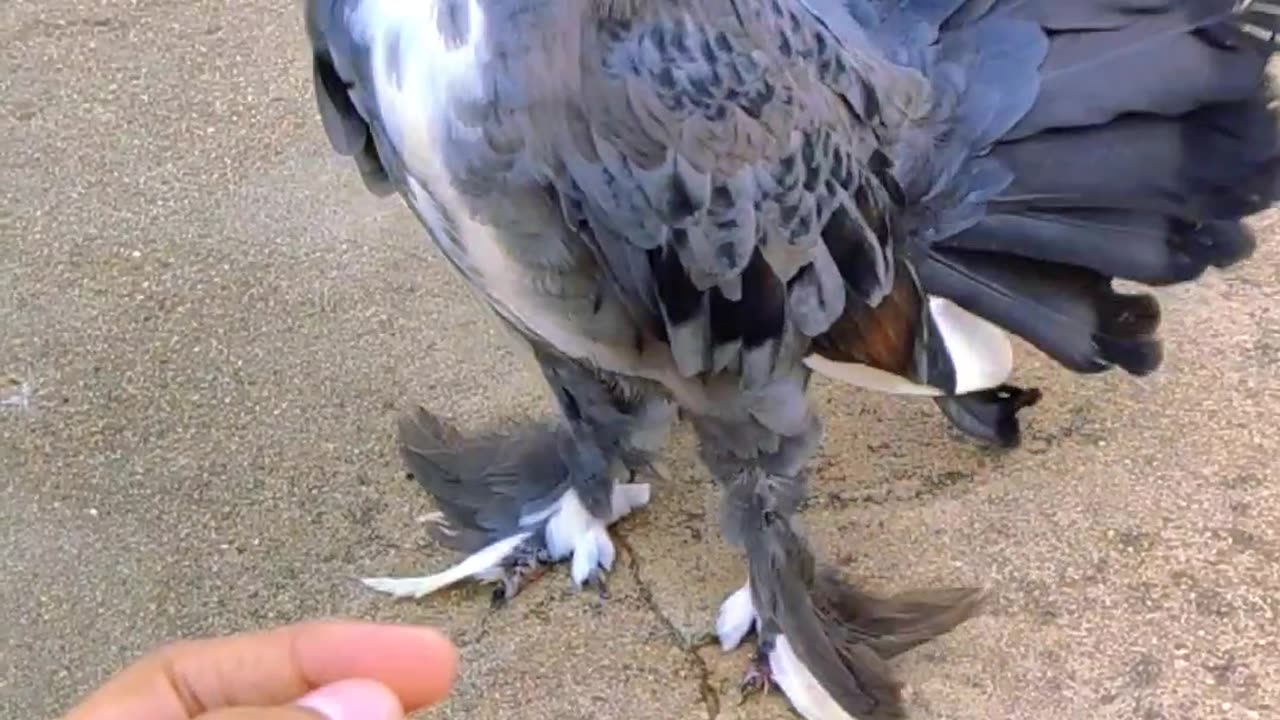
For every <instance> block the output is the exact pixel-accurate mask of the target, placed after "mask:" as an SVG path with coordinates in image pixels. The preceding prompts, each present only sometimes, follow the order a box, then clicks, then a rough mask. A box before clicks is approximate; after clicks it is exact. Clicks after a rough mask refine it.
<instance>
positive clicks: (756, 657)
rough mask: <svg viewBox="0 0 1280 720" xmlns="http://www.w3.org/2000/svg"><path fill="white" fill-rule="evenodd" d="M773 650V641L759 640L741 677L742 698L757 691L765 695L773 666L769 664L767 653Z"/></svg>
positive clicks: (771, 678) (770, 681)
mask: <svg viewBox="0 0 1280 720" xmlns="http://www.w3.org/2000/svg"><path fill="white" fill-rule="evenodd" d="M772 652H773V642H772V641H770V640H761V641H760V644H759V645H758V646H757V647H756V651H755V653H753V654H752V655H751V662H750V663H748V664H747V672H746V674H745V675H743V677H742V699H743V700H746V699H747V698H749V697H751V696H752V695H755V694H757V693H760V694H764V695H767V694H769V690H770V688H771V686H772V684H773V668H772V667H771V666H770V665H769V654H770V653H772Z"/></svg>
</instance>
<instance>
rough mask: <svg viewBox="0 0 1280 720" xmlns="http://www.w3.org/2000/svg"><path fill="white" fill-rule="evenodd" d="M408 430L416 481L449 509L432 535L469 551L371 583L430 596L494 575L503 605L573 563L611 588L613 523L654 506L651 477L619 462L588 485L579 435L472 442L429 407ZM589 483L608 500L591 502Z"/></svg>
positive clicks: (577, 579)
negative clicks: (433, 569)
mask: <svg viewBox="0 0 1280 720" xmlns="http://www.w3.org/2000/svg"><path fill="white" fill-rule="evenodd" d="M400 437H401V443H402V449H403V454H404V457H405V460H406V462H407V463H408V465H409V468H410V469H411V471H412V472H413V475H414V477H415V479H417V480H418V482H420V483H421V484H422V485H423V486H424V487H425V488H426V489H427V490H428V491H429V492H430V493H431V494H432V496H433V497H434V498H435V500H436V502H437V504H438V505H439V506H440V508H441V510H440V512H439V513H436V515H435V516H434V517H433V518H432V527H431V532H432V535H433V536H434V537H435V538H436V540H438V541H439V542H440V543H441V544H443V545H445V546H446V547H450V548H452V549H455V550H460V551H462V552H466V553H469V555H467V556H466V557H465V558H464V559H462V560H461V561H460V562H458V563H457V564H455V565H453V566H451V567H449V568H447V569H445V570H443V571H441V572H438V573H435V574H433V575H426V576H422V577H379V578H366V579H364V580H363V582H364V584H365V585H366V586H368V587H370V588H372V589H374V590H377V591H379V592H384V593H387V594H389V595H393V596H395V597H400V598H421V597H425V596H426V595H429V594H431V593H434V592H436V591H438V590H441V589H444V588H446V587H449V586H450V585H453V584H455V583H458V582H460V581H462V580H467V579H472V580H479V581H485V582H494V583H497V587H496V588H495V589H494V594H493V602H494V604H495V605H502V604H504V603H505V602H507V601H509V600H510V599H511V598H513V597H515V596H516V595H517V594H518V593H519V592H520V591H521V590H522V589H523V588H525V587H527V586H528V585H529V583H531V582H533V581H535V580H537V579H538V578H539V577H541V576H542V575H543V574H545V573H546V571H547V570H548V569H550V567H551V566H552V565H554V564H556V563H559V562H564V561H568V562H569V563H570V575H571V577H572V579H573V582H574V585H575V586H577V587H579V588H580V587H582V586H584V585H586V584H593V585H595V586H596V587H597V588H599V589H600V592H601V595H602V596H603V595H605V594H607V590H606V589H605V584H604V575H605V573H607V572H608V571H609V570H611V569H612V568H613V562H614V558H615V557H616V554H617V553H616V550H615V548H614V544H613V540H612V539H611V538H610V537H609V530H608V528H609V526H611V525H613V524H614V523H616V522H617V521H619V520H621V519H622V518H623V517H626V516H627V515H629V514H630V513H631V512H632V511H634V510H636V509H638V508H641V507H643V506H645V505H647V504H648V503H649V495H650V489H649V485H648V484H646V483H635V482H619V481H618V480H617V479H616V478H617V476H625V477H627V478H628V479H630V476H631V475H632V473H630V472H629V471H627V470H625V469H621V468H617V467H615V468H612V469H613V470H615V471H616V472H615V473H614V474H613V475H610V476H608V477H603V476H601V477H589V478H588V479H589V480H590V481H591V483H593V484H586V483H584V482H583V481H582V480H581V479H580V478H582V477H583V473H581V472H579V470H580V468H577V467H571V466H570V465H569V464H568V462H569V461H566V460H565V458H566V457H570V458H572V457H574V456H573V455H572V454H571V453H566V452H564V447H565V444H566V443H572V442H574V441H575V438H574V437H573V436H572V435H570V434H568V433H565V432H564V431H562V430H558V429H555V428H546V427H537V428H527V429H524V430H522V431H519V432H516V433H507V434H503V435H495V436H491V437H487V438H481V439H479V440H472V441H467V440H464V439H462V437H461V436H460V435H459V434H458V433H457V432H456V431H455V430H453V429H452V428H451V427H449V426H448V425H446V424H445V423H443V422H442V421H441V420H439V419H438V418H436V417H434V416H432V415H430V414H429V413H427V412H426V411H425V410H419V411H418V412H417V413H416V414H415V415H413V416H412V417H410V418H406V419H405V420H403V421H402V422H401V426H400ZM574 478H579V479H578V481H577V484H576V485H575V482H574V481H573V479H574ZM580 488H581V489H582V490H586V491H588V492H596V493H598V497H597V498H596V499H595V500H594V502H588V501H586V500H584V498H583V495H582V494H581V492H582V490H580ZM589 505H590V507H589Z"/></svg>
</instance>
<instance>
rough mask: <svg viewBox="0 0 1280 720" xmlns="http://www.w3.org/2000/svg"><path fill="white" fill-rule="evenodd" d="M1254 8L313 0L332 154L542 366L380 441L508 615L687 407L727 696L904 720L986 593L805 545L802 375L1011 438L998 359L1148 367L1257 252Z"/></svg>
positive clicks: (580, 562) (1279, 11) (567, 553)
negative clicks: (714, 493) (493, 403)
mask: <svg viewBox="0 0 1280 720" xmlns="http://www.w3.org/2000/svg"><path fill="white" fill-rule="evenodd" d="M1278 15H1280V4H1277V3H1275V2H1262V1H1257V2H1247V1H1246V2H1240V1H1239V0H306V21H307V30H308V33H309V37H310V40H311V44H312V49H313V57H314V75H315V93H316V96H317V98H318V104H319V111H320V115H321V117H322V119H323V123H324V128H325V131H326V133H327V135H328V138H329V140H330V142H331V143H332V146H333V148H334V149H335V150H336V151H337V152H338V153H340V154H342V155H344V156H348V157H350V158H352V159H353V160H354V161H355V165H356V168H357V169H358V170H359V172H360V175H361V177H362V178H363V179H364V181H365V183H366V185H367V187H368V188H369V189H370V190H371V191H372V192H375V193H378V194H379V195H386V194H390V193H398V194H399V195H400V196H401V197H402V198H403V199H404V201H405V202H406V203H407V204H408V206H409V207H410V208H411V209H412V210H413V212H414V213H415V214H416V215H417V217H418V218H419V219H420V220H421V222H422V224H423V225H424V226H425V227H426V229H427V232H428V234H429V236H430V237H431V239H432V240H433V241H434V243H435V245H436V246H437V247H438V248H439V249H440V251H441V253H442V255H443V256H444V257H445V258H447V260H448V261H449V262H450V263H451V264H452V265H453V267H454V268H455V269H456V270H457V271H458V273H460V275H461V276H462V277H463V278H465V280H466V282H467V283H468V284H469V285H470V286H471V287H472V288H474V290H475V291H477V292H478V294H479V295H480V296H481V297H483V298H484V299H485V301H486V302H487V304H488V305H489V306H490V307H491V308H492V309H493V311H494V312H495V313H496V315H497V317H498V318H500V319H501V321H502V322H503V323H505V324H506V325H507V326H509V327H510V328H511V329H512V330H514V331H515V333H516V335H517V336H518V337H519V338H521V339H522V341H523V342H524V343H525V344H526V345H527V346H528V348H529V349H530V350H531V352H532V353H533V355H534V356H535V357H536V358H537V362H538V363H539V365H540V367H541V369H542V371H543V373H544V375H545V377H546V379H547V382H548V383H549V384H550V386H551V389H552V390H553V391H554V395H555V397H556V398H557V399H558V404H559V415H560V417H559V418H558V420H557V422H555V423H553V424H552V425H551V426H549V427H544V428H540V429H539V428H534V429H525V430H521V431H520V432H518V433H515V434H513V435H510V436H494V437H488V438H473V439H464V438H462V437H460V436H459V434H458V433H457V432H456V431H455V430H453V429H451V428H450V427H448V426H447V425H445V424H444V423H443V422H441V421H440V420H438V419H436V418H435V417H433V416H432V415H431V414H430V413H428V412H426V411H422V412H420V413H418V414H417V415H414V416H413V417H410V418H407V419H406V420H405V422H404V423H403V425H402V426H401V441H402V444H403V446H404V454H405V457H406V459H407V461H408V464H409V466H410V468H411V469H412V470H413V471H414V472H415V474H416V475H417V476H418V478H419V479H420V480H421V482H422V483H423V484H424V485H425V487H426V488H427V490H428V491H430V492H431V494H432V495H433V496H434V497H435V499H436V501H437V502H438V505H439V509H440V514H439V523H438V527H437V535H438V536H439V537H440V538H441V539H442V540H444V541H445V542H446V543H448V544H449V545H450V546H451V547H453V548H456V549H458V550H460V551H463V552H465V553H468V555H467V557H466V559H465V560H463V561H462V562H461V563H460V564H459V565H457V566H454V567H452V568H450V569H448V570H446V571H444V572H443V573H440V574H437V575H433V576H430V577H425V578H378V579H371V580H369V581H367V582H368V584H369V585H370V586H372V587H374V588H377V589H379V590H384V591H386V592H389V593H392V594H394V595H397V596H422V595H425V594H428V593H430V592H433V591H435V590H437V589H439V588H441V587H445V586H447V585H449V584H452V583H454V582H457V581H459V580H462V579H466V578H480V579H488V580H494V581H497V582H498V583H499V591H498V593H499V596H500V597H502V598H508V597H511V596H512V595H514V594H515V593H516V591H518V589H519V587H520V585H521V583H524V582H527V581H528V580H529V579H530V578H531V577H532V576H534V575H536V574H537V573H539V572H541V571H542V570H543V569H545V568H546V567H547V566H548V565H549V564H552V563H556V562H559V561H569V563H570V564H571V571H570V574H571V576H572V579H573V581H574V582H575V583H577V584H578V585H582V584H584V583H586V582H588V581H589V580H592V579H599V578H601V577H602V575H603V573H604V572H605V571H607V570H608V569H609V568H610V566H611V564H612V562H613V560H614V555H615V550H614V544H613V542H612V541H611V539H610V530H609V528H610V526H611V524H612V523H614V522H615V521H616V520H618V519H619V518H621V517H622V516H624V515H626V514H627V513H629V512H631V511H633V510H635V509H636V508H638V507H641V506H643V505H645V504H646V503H647V502H648V500H649V485H647V484H643V483H637V482H633V480H635V479H636V478H637V477H638V476H639V475H641V474H643V473H644V472H645V471H646V470H647V469H648V468H650V466H651V464H652V461H653V460H654V458H655V456H656V454H657V453H658V452H659V451H660V448H661V446H662V439H663V437H664V436H665V432H666V430H667V429H668V427H669V426H670V424H671V423H672V422H673V421H674V420H675V419H676V416H677V413H679V414H680V415H682V416H683V417H685V418H687V419H688V420H689V421H690V422H691V424H692V426H693V427H694V429H695V431H696V433H697V435H698V437H699V441H700V448H701V453H702V457H703V459H704V460H705V462H706V465H707V467H708V468H709V469H710V471H711V472H712V473H713V474H714V476H715V477H716V479H717V480H718V481H719V486H720V487H721V489H722V494H723V503H722V507H723V514H722V519H721V524H722V529H723V534H724V536H725V538H726V540H727V541H728V542H729V543H731V544H732V545H733V546H735V547H737V548H740V549H741V550H742V552H743V554H744V556H745V560H746V562H745V566H746V567H745V571H746V574H747V576H748V580H749V581H748V582H747V583H746V585H744V587H743V588H742V589H741V590H739V591H737V592H735V593H733V594H732V595H730V596H729V599H728V600H727V601H726V602H725V604H724V605H723V606H722V608H721V610H720V615H719V617H718V619H717V630H718V632H719V633H720V637H721V640H722V642H723V644H724V645H725V646H726V647H732V646H734V645H736V644H738V643H739V642H740V641H741V640H742V639H743V638H744V637H745V636H746V635H747V634H748V633H749V632H750V631H751V630H753V629H754V630H755V631H756V632H757V635H758V642H759V650H760V651H759V653H758V655H757V662H756V663H754V665H755V667H753V669H752V678H755V679H759V678H761V677H762V676H763V677H764V678H765V679H766V680H768V681H769V682H772V683H773V684H774V685H776V686H777V687H778V688H780V689H781V690H782V691H783V692H784V693H785V694H786V696H787V697H788V699H789V700H790V702H791V703H792V705H793V706H794V707H795V708H796V709H797V710H798V711H799V712H800V713H801V714H802V715H803V716H804V717H806V718H810V719H811V720H815V719H822V720H827V719H830V718H849V717H858V718H868V717H895V716H899V715H901V714H902V713H903V712H904V703H903V698H902V692H901V686H900V685H899V683H898V682H897V681H895V680H894V679H893V676H892V674H891V673H890V671H889V668H888V665H887V664H886V660H887V659H888V658H889V657H892V656H893V655H894V654H896V653H898V652H902V651H904V650H906V649H908V648H910V647H912V646H914V645H917V644H919V643H921V642H924V641H926V640H928V639H929V638H931V637H934V636H936V635H938V634H941V633H943V632H947V631H949V630H951V629H952V628H954V627H955V626H957V625H958V624H960V623H961V622H963V621H964V620H965V619H966V618H967V617H969V616H971V615H972V614H973V613H975V612H976V611H977V608H978V607H979V605H980V602H981V598H982V593H981V591H978V590H965V589H954V590H937V591H929V592H912V593H906V594H903V595H899V596H895V597H891V598H874V597H870V596H867V595H865V594H863V593H860V592H859V591H857V590H855V589H853V588H852V586H851V585H850V584H848V583H847V582H846V581H844V580H843V579H841V577H840V576H839V575H837V574H836V573H834V572H833V571H832V570H831V568H829V567H826V566H824V565H822V564H821V563H820V562H818V561H817V559H816V558H815V557H814V554H813V552H812V551H811V550H810V549H809V547H808V546H807V544H806V542H805V541H804V539H803V535H802V534H801V532H800V530H799V529H798V527H797V524H796V521H797V520H798V518H797V517H796V513H797V508H798V507H799V506H800V504H801V502H802V501H803V499H804V497H805V493H806V489H805V469H806V466H807V465H808V464H809V461H810V460H811V458H812V457H813V455H814V453H815V451H816V448H817V446H818V441H819V436H820V434H821V423H820V421H819V418H818V416H817V414H816V413H815V410H814V408H813V406H812V405H811V404H810V402H809V400H808V397H807V395H808V393H807V391H808V387H809V382H810V378H811V374H812V373H815V372H816V373H819V374H821V375H823V376H827V377H830V378H835V379H838V380H842V381H846V382H848V383H851V384H853V385H856V386H861V387H864V388H869V389H873V390H878V391H882V392H888V393H897V394H907V395H917V396H923V397H929V398H933V399H934V400H935V401H936V402H937V403H938V405H939V406H940V408H941V410H942V412H943V413H944V414H945V415H946V417H947V418H949V419H950V420H951V422H953V423H954V424H955V425H956V426H957V427H959V428H961V429H962V430H964V431H965V432H967V433H969V434H971V435H974V436H976V437H979V438H982V439H985V440H987V441H989V442H992V443H996V444H1000V445H1006V446H1011V445H1016V443H1017V438H1018V419H1017V413H1018V411H1019V410H1020V409H1021V408H1024V407H1026V406H1028V405H1030V404H1032V403H1034V402H1035V401H1036V400H1037V399H1038V398H1039V394H1038V393H1037V392H1036V391H1034V390H1026V389H1021V388H1017V387H1013V386H1011V385H1008V384H1006V382H1007V380H1008V378H1009V376H1010V374H1011V371H1012V364H1013V353H1012V350H1011V345H1010V340H1009V336H1010V334H1012V335H1016V336H1018V337H1021V338H1023V339H1025V340H1026V341H1028V342H1029V343H1030V344H1031V345H1033V346H1034V347H1035V348H1037V349H1038V350H1039V351H1041V352H1043V353H1045V354H1047V355H1048V356H1049V357H1051V358H1053V359H1054V360H1055V361H1057V362H1058V363H1061V364H1062V365H1063V366H1065V367H1066V368H1068V369H1070V370H1072V371H1074V372H1077V373H1080V374H1091V373H1099V372H1102V371H1105V370H1108V369H1110V368H1113V367H1117V366H1118V367H1120V368H1122V369H1123V370H1125V371H1127V372H1128V373H1130V374H1132V375H1145V374H1147V373H1150V372H1152V371H1154V370H1156V369H1157V367H1158V366H1159V365H1160V362H1161V343H1160V340H1159V339H1158V338H1157V333H1156V331H1157V325H1158V323H1159V309H1160V308H1159V305H1158V303H1157V302H1156V300H1155V298H1153V297H1152V296H1151V295H1149V294H1144V293H1135V292H1122V291H1120V290H1118V289H1116V287H1115V286H1114V285H1113V283H1114V281H1116V280H1128V281H1136V282H1138V283H1142V284H1146V285H1149V286H1165V285H1170V284H1174V283H1182V282H1187V281H1192V280H1195V279H1197V278H1198V277H1200V276H1201V274H1202V273H1204V272H1205V270H1206V269H1207V268H1209V267H1210V266H1213V267H1218V268H1223V267H1227V266H1230V265H1232V264H1234V263H1237V262H1239V261H1241V260H1243V259H1245V258H1246V257H1248V256H1249V254H1250V252H1251V250H1252V248H1253V245H1254V240H1253V239H1252V237H1251V236H1250V234H1249V231H1248V230H1247V228H1246V226H1245V225H1244V223H1243V220H1244V219H1245V218H1247V217H1249V216H1251V215H1253V214H1255V213H1257V212H1259V211H1261V210H1263V209H1266V208H1269V207H1271V206H1272V205H1273V204H1274V202H1275V200H1276V198H1277V195H1278V194H1280V191H1278V190H1277V182H1276V180H1277V175H1278V173H1280V171H1278V166H1280V114H1278V113H1277V111H1276V110H1275V109H1273V107H1272V105H1271V88H1270V84H1269V81H1268V76H1267V74H1266V70H1265V66H1266V65H1267V62H1268V59H1269V58H1270V56H1271V54H1272V52H1273V51H1274V46H1275V44H1276V43H1275V27H1276V25H1277V24H1278V20H1280V18H1278V17H1277V16H1278Z"/></svg>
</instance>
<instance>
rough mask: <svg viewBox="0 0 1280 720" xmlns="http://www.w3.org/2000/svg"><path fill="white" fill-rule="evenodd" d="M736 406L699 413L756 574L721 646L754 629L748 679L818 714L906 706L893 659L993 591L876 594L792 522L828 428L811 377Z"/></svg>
mask: <svg viewBox="0 0 1280 720" xmlns="http://www.w3.org/2000/svg"><path fill="white" fill-rule="evenodd" d="M733 410H734V411H735V412H727V413H726V414H725V415H724V416H718V417H706V416H702V417H695V418H694V425H695V427H696V429H697V431H698V434H699V436H700V440H701V448H702V454H703V458H704V460H705V461H706V462H707V464H708V466H709V467H710V468H711V470H712V472H713V473H714V474H715V475H716V477H717V478H718V480H719V481H720V483H721V485H722V488H723V492H724V498H723V514H722V518H721V523H722V528H723V531H724V534H725V537H726V539H727V540H728V541H729V542H730V543H731V544H733V545H735V546H737V547H741V548H742V549H743V550H744V551H745V554H746V557H747V566H748V583H747V584H746V586H744V587H743V588H741V589H739V590H738V591H737V592H735V593H733V594H732V595H731V596H730V597H729V598H728V599H727V600H726V601H725V603H724V604H723V605H722V606H721V609H720V613H719V617H718V618H717V622H716V631H717V634H718V636H719V638H720V642H721V645H722V647H724V649H726V650H729V649H732V648H734V647H736V646H737V645H738V644H740V643H741V642H742V640H743V638H745V637H746V635H747V634H748V633H750V632H751V630H752V629H755V630H756V632H757V635H758V651H757V653H756V655H755V657H754V658H753V660H752V663H751V666H750V668H749V670H748V672H747V676H746V678H745V679H744V683H743V684H744V687H745V688H748V689H750V688H753V687H760V686H763V687H766V688H767V687H768V686H769V685H773V686H776V687H778V688H779V689H781V690H782V691H783V693H784V694H785V695H786V696H787V698H788V700H789V701H790V702H791V704H792V705H793V706H794V707H795V709H796V710H797V711H798V712H799V713H800V714H801V715H802V716H804V717H805V718H809V719H810V720H819V719H821V720H832V719H833V718H837V719H838V718H850V717H857V718H882V717H898V716H900V715H901V713H902V693H901V685H900V683H898V682H897V681H896V680H895V679H894V678H893V675H892V673H891V671H890V668H889V666H888V664H887V662H886V661H887V660H888V659H889V658H891V657H893V656H894V655H897V654H899V653H901V652H904V651H906V650H908V649H910V648H912V647H915V646H916V645H919V644H922V643H924V642H927V641H929V640H931V639H933V638H935V637H937V636H939V635H942V634H945V633H946V632H948V631H950V630H952V629H954V628H955V627H956V626H958V625H959V624H961V623H962V622H964V621H965V620H967V619H969V618H970V617H972V616H973V615H974V614H976V613H977V612H978V610H979V608H980V605H981V601H982V598H983V595H984V593H983V591H982V590H980V589H973V588H963V589H943V590H930V591H914V592H909V593H903V594H899V595H896V596H893V597H890V598H877V597H873V596H871V595H868V594H865V593H863V592H861V591H858V590H856V589H854V588H853V587H852V586H851V585H849V584H848V583H847V582H846V581H845V580H844V579H843V578H842V577H841V576H840V575H839V574H838V573H837V572H836V571H835V570H834V569H832V568H828V567H824V566H822V565H820V564H819V563H818V562H817V560H816V558H815V557H814V555H813V552H812V551H811V550H810V548H809V546H808V544H807V543H806V542H805V540H804V538H803V536H802V535H801V534H800V532H799V531H798V530H797V528H796V526H795V522H794V520H795V515H796V512H797V510H798V508H799V506H800V504H801V502H802V501H803V499H804V497H805V493H806V483H805V479H804V472H803V468H804V466H805V465H806V464H807V462H808V460H809V459H810V458H811V457H812V455H813V454H814V452H815V450H816V448H817V445H818V442H819V439H820V436H821V426H820V424H819V422H818V419H817V418H816V417H815V416H814V415H813V414H812V411H811V410H810V408H809V406H808V404H807V402H806V401H805V397H804V383H803V382H799V383H795V382H785V383H779V384H778V385H775V386H774V387H772V388H769V389H768V390H767V391H766V392H764V393H762V394H761V396H760V397H757V398H754V399H753V400H752V404H751V405H750V406H749V407H745V408H735V409H733ZM739 410H740V411H742V412H736V411H739Z"/></svg>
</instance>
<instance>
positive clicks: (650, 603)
mask: <svg viewBox="0 0 1280 720" xmlns="http://www.w3.org/2000/svg"><path fill="white" fill-rule="evenodd" d="M614 543H616V544H617V545H618V546H619V547H621V548H622V549H623V550H624V551H626V553H627V558H628V563H627V564H628V566H629V567H630V568H631V578H632V580H634V581H635V583H636V587H637V588H638V590H639V592H640V598H641V599H642V600H644V604H645V605H646V606H647V607H648V608H649V612H651V613H653V615H654V617H656V618H657V619H658V621H659V622H661V623H662V625H663V627H665V628H666V629H667V633H668V634H670V635H671V639H672V640H673V641H674V642H675V645H676V647H678V648H680V650H682V651H683V652H684V654H685V656H686V657H687V658H688V659H689V663H690V664H691V665H692V666H693V669H694V670H695V671H696V672H697V673H698V692H699V694H701V695H702V704H703V706H705V707H706V709H707V720H716V718H718V717H719V716H720V692H719V691H718V690H716V688H715V685H713V684H712V682H711V668H710V667H709V666H708V665H707V661H706V660H705V659H703V657H702V655H701V654H700V653H699V652H698V651H699V650H701V649H702V648H704V647H707V646H708V645H709V644H711V643H710V641H703V642H697V643H690V642H686V641H685V638H684V633H682V632H680V628H678V627H676V624H675V623H674V622H672V621H671V618H669V617H667V614H666V613H665V612H664V611H663V610H662V606H661V605H659V604H658V601H657V599H656V598H654V596H653V590H651V589H650V588H649V584H648V583H646V582H645V580H644V575H643V573H642V572H641V569H640V565H641V560H640V556H639V555H637V554H636V551H635V548H633V547H632V546H631V543H629V542H627V540H625V539H623V538H620V537H618V536H617V535H615V536H614Z"/></svg>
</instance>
